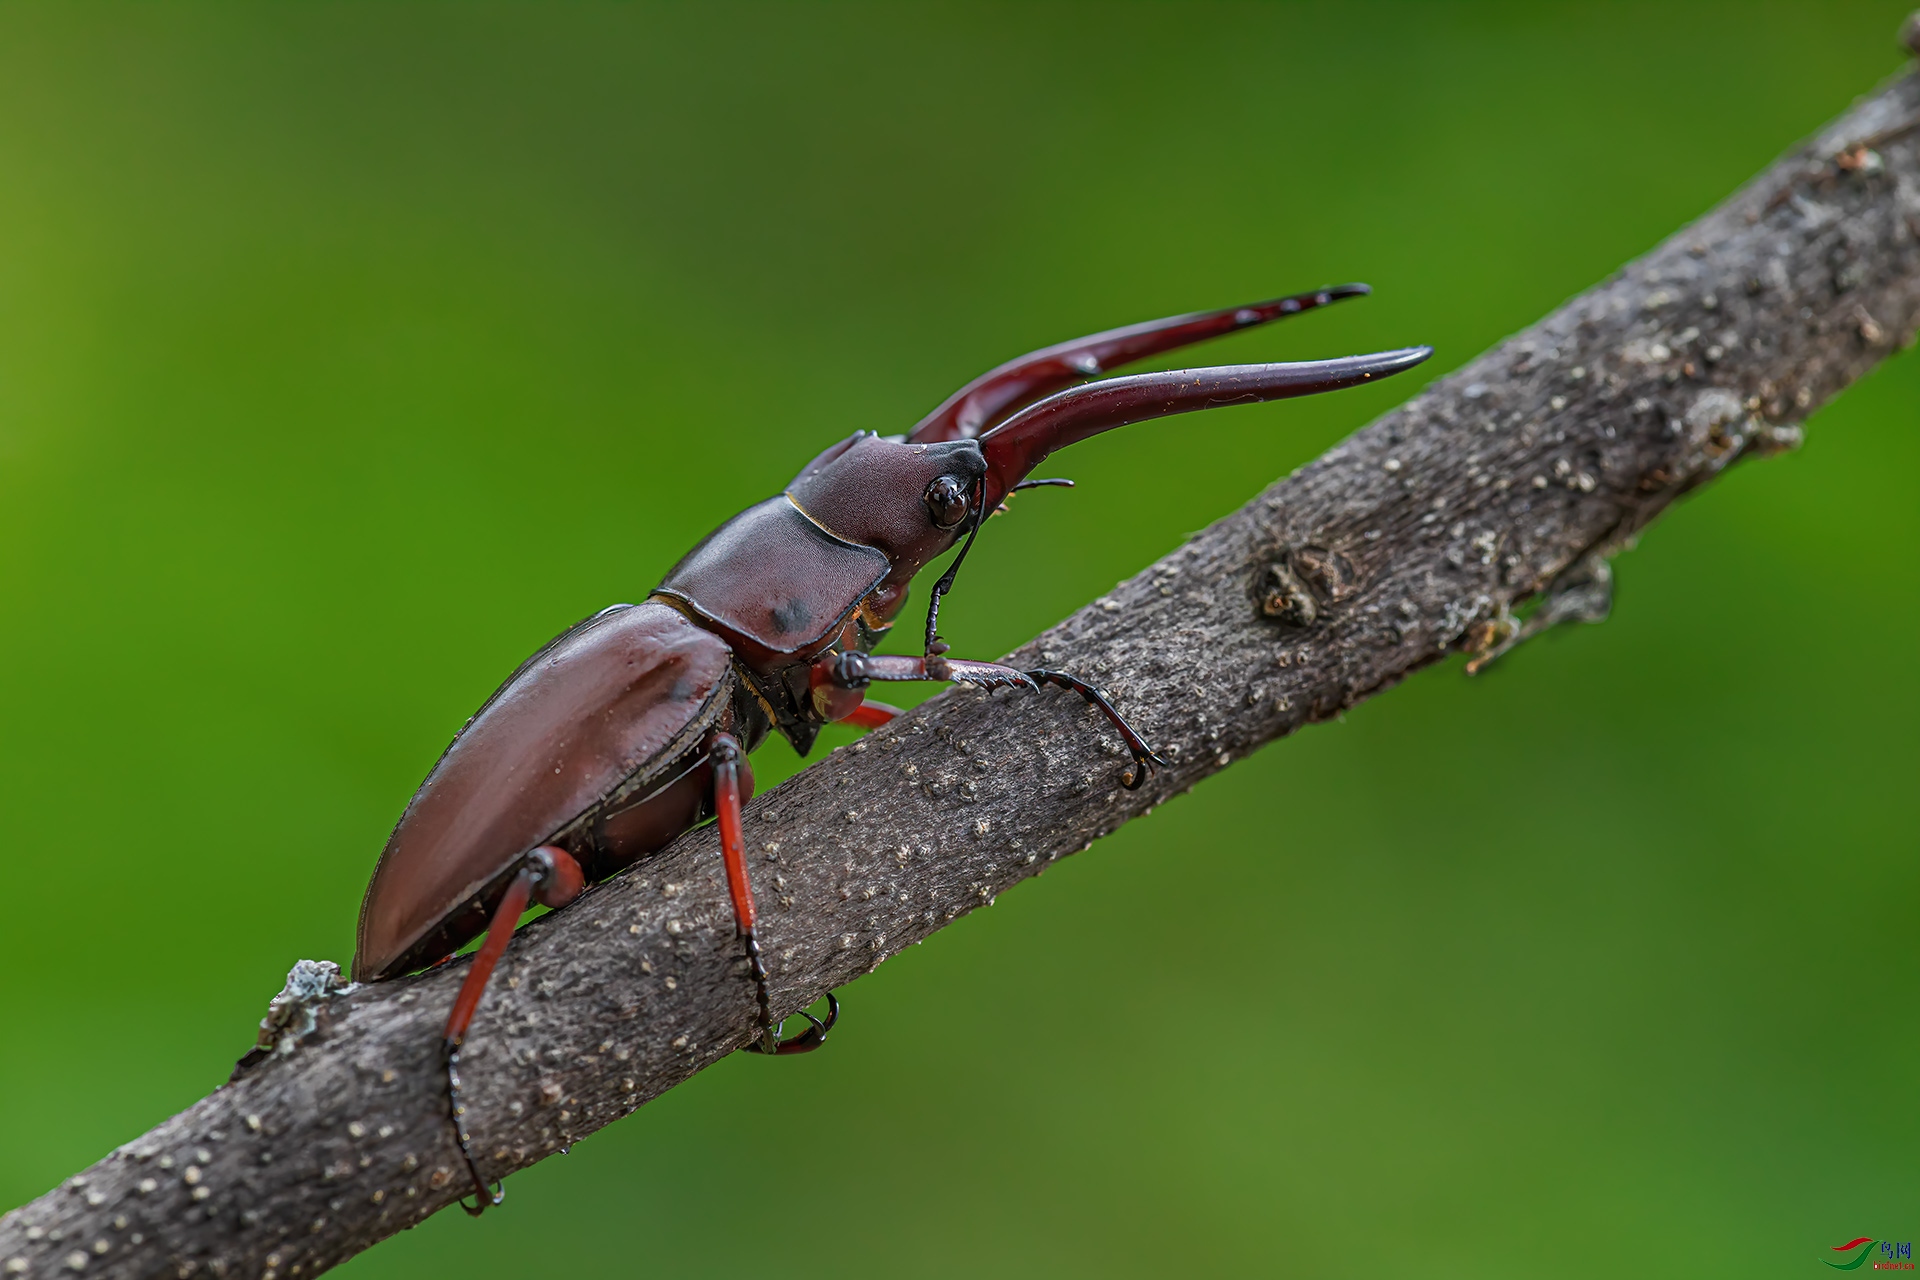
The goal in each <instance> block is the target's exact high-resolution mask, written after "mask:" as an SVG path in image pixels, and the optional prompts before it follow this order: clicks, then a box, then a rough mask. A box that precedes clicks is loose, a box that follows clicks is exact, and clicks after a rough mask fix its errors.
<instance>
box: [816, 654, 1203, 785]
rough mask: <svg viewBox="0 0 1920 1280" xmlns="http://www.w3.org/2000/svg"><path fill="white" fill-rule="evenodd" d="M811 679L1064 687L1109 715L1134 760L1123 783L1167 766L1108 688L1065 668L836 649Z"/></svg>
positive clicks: (837, 683) (842, 684)
mask: <svg viewBox="0 0 1920 1280" xmlns="http://www.w3.org/2000/svg"><path fill="white" fill-rule="evenodd" d="M810 678H811V680H812V681H813V683H814V684H816V685H820V684H830V685H833V686H834V687H836V688H841V689H864V688H866V687H867V686H868V685H869V684H871V683H873V682H874V681H876V680H882V681H898V680H945V681H950V682H952V683H954V684H970V685H976V686H978V687H980V688H982V689H1003V688H1016V689H1034V690H1037V689H1039V688H1040V686H1041V685H1046V684H1053V685H1059V686H1060V687H1061V688H1063V689H1071V690H1073V691H1074V692H1075V693H1077V694H1079V695H1080V696H1081V697H1082V698H1085V699H1086V700H1087V702H1088V703H1089V704H1090V705H1091V706H1093V707H1094V708H1095V709H1097V710H1098V711H1099V712H1100V714H1101V715H1103V716H1105V717H1106V718H1107V723H1108V724H1110V725H1112V726H1113V728H1114V732H1116V733H1118V734H1119V735H1120V737H1121V738H1122V740H1124V741H1125V742H1126V744H1127V751H1128V752H1129V753H1130V754H1131V755H1132V756H1133V764H1132V766H1131V767H1130V768H1128V770H1127V772H1126V773H1125V774H1124V775H1123V776H1122V777H1121V779H1120V785H1121V786H1123V787H1125V788H1126V789H1127V790H1129V791H1132V790H1133V789H1135V788H1136V787H1138V786H1139V785H1140V784H1141V783H1143V782H1145V781H1146V780H1147V771H1148V770H1149V769H1150V768H1152V767H1153V766H1155V765H1158V766H1160V767H1161V768H1165V767H1166V766H1167V761H1166V759H1165V758H1164V757H1163V756H1161V754H1160V753H1159V752H1157V751H1155V750H1154V749H1153V748H1152V747H1150V746H1148V745H1147V740H1146V739H1145V738H1143V737H1141V736H1140V735H1139V733H1138V732H1136V731H1135V729H1134V727H1133V726H1132V725H1130V724H1128V723H1127V721H1126V717H1124V716H1122V715H1121V714H1120V711H1119V709H1118V708H1116V707H1115V706H1114V705H1113V699H1112V698H1110V697H1108V696H1107V693H1106V691H1105V690H1103V689H1100V688H1098V687H1097V686H1095V685H1093V684H1090V683H1088V682H1087V681H1085V680H1082V679H1081V678H1080V677H1079V676H1076V675H1071V674H1069V673H1067V672H1065V671H1052V670H1049V669H1047V668H1044V667H1040V668H1036V669H1034V670H1032V671H1022V670H1020V668H1018V667H1009V666H1007V665H1005V664H1004V663H999V662H973V661H970V660H968V659H966V658H944V657H941V656H939V655H938V654H935V655H933V656H931V657H925V658H907V657H900V656H897V655H893V654H885V655H875V654H871V653H859V652H852V653H832V654H824V655H822V656H821V657H819V658H817V659H815V660H814V664H813V671H812V672H811V673H810Z"/></svg>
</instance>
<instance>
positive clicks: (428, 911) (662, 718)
mask: <svg viewBox="0 0 1920 1280" xmlns="http://www.w3.org/2000/svg"><path fill="white" fill-rule="evenodd" d="M730 657H731V655H730V654H729V652H728V649H727V646H726V645H725V644H724V643H723V642H722V641H721V640H720V639H719V638H718V637H717V636H714V635H713V634H711V633H710V632H707V631H704V630H702V629H701V628H700V627H698V626H696V625H694V624H693V623H692V622H690V621H689V620H688V619H687V618H686V617H684V616H683V615H681V614H680V613H679V612H678V611H677V610H675V609H673V608H671V607H669V606H667V605H665V604H659V603H651V602H650V603H647V604H641V605H638V606H634V607H629V608H623V609H619V610H609V611H607V612H605V613H602V614H598V615H595V617H593V618H591V619H589V620H588V621H587V622H585V623H583V624H581V625H580V626H577V627H575V628H573V629H572V630H570V631H568V632H566V633H564V634H563V635H561V637H560V638H559V639H558V640H556V641H554V642H553V643H552V644H550V645H548V646H547V647H546V648H545V649H543V650H541V651H540V652H539V653H538V654H536V655H535V656H534V658H533V659H532V660H530V661H529V662H528V663H527V664H526V665H524V666H523V667H522V668H521V669H520V670H519V671H518V672H516V673H515V674H514V675H513V676H512V677H511V678H510V679H509V680H508V681H507V683H506V684H505V685H503V686H501V688H500V690H499V691H498V692H497V693H495V694H494V696H493V697H492V698H491V699H489V700H488V702H487V703H486V704H485V705H484V706H483V707H482V708H481V710H480V712H479V714H478V715H476V716H475V717H474V718H473V720H472V721H470V722H469V723H468V724H467V726H466V727H465V728H464V729H462V730H461V731H460V734H459V736H458V737H456V738H455V739H454V741H453V745H452V746H450V747H448V748H447V752H446V754H445V755H443V756H442V757H441V758H440V762H439V763H438V764H437V765H435V766H434V768H433V771H432V772H431V773H429V774H428V775H427V779H426V781H425V782H423V783H422V784H421V785H420V790H419V791H418V792H416V793H415V795H414V797H413V800H412V802H411V803H409V804H408V806H407V810H406V813H405V814H403V815H402V816H401V818H400V822H399V825H397V826H396V827H395V828H394V831H393V835H392V837H391V838H389V839H388V841H387V847H386V849H385V850H384V851H383V852H382V853H381V855H380V864H379V866H378V867H377V868H375V870H374V873H373V882H372V883H371V884H370V885H368V886H367V896H366V900H365V901H364V903H363V904H362V905H361V909H360V931H359V945H358V946H357V948H356V949H355V955H354V961H353V976H354V978H355V979H356V980H367V979H373V978H386V977H392V976H395V975H396V974H399V973H405V972H407V971H408V970H410V969H414V968H418V967H419V966H421V965H423V964H428V963H431V962H432V961H434V960H437V959H439V958H440V957H441V956H443V955H446V954H448V953H450V952H451V951H452V950H454V949H455V948H457V947H459V946H460V945H461V944H462V943H464V942H465V941H466V940H467V938H469V937H472V936H473V934H474V933H477V932H478V929H479V927H483V926H484V923H485V916H484V911H480V912H476V911H475V905H476V903H478V904H479V905H480V906H481V907H485V906H486V905H487V904H486V903H485V901H484V900H485V898H486V897H487V895H488V891H489V890H490V888H491V887H492V886H493V884H494V882H495V881H497V880H499V879H500V878H501V876H502V875H503V873H504V872H505V871H507V870H508V869H509V868H510V867H511V865H512V863H513V860H514V859H516V858H517V857H519V856H520V855H521V854H522V853H525V852H526V851H527V850H529V849H531V848H534V847H535V846H537V845H540V844H542V843H545V842H547V841H548V840H549V839H550V838H552V837H553V836H555V835H556V834H557V833H559V832H561V831H562V830H564V829H565V828H567V827H569V826H570V825H572V824H574V823H575V822H576V820H577V819H579V818H580V817H581V816H582V815H583V814H587V813H589V812H591V811H593V810H594V809H596V807H598V806H601V805H602V804H603V802H605V801H607V800H608V799H609V798H615V799H616V804H618V803H620V802H621V801H622V800H625V801H638V800H641V799H643V798H645V797H646V796H647V795H648V794H649V793H650V790H653V789H658V788H661V787H669V784H671V783H673V781H674V779H675V778H676V777H677V776H678V775H679V774H681V773H684V772H685V771H686V770H687V769H688V768H689V767H690V766H692V765H693V764H694V763H695V761H693V760H691V759H689V758H688V757H690V756H692V755H693V754H694V753H695V752H697V750H698V749H699V747H700V744H701V740H702V738H703V736H704V734H705V733H706V732H707V730H708V729H709V728H710V727H711V726H712V725H713V724H714V722H715V721H716V720H718V719H719V718H720V716H721V714H722V713H723V712H724V711H725V710H726V708H727V705H728V700H729V697H730V695H731V694H732V692H733V687H734V680H733V675H732V670H731V665H730ZM686 785H687V784H683V786H682V787H681V788H678V789H679V790H684V789H686ZM669 789H673V788H670V787H669ZM667 798H668V797H664V796H663V797H662V799H663V801H664V800H666V799H667ZM696 807H697V806H696ZM672 834H677V831H676V832H669V833H668V834H667V836H666V838H668V839H670V838H671V836H672ZM660 843H662V844H664V843H665V840H664V839H663V840H661V841H660ZM622 852H623V853H624V854H626V855H631V856H637V853H638V851H637V850H636V849H633V848H624V849H623V850H622ZM631 856H627V857H626V858H625V859H624V860H626V861H631ZM469 915H477V918H478V919H479V921H480V924H479V926H475V927H474V928H472V930H471V931H468V930H467V929H466V928H465V926H464V924H463V923H462V922H463V921H464V920H465V918H466V917H467V916H469Z"/></svg>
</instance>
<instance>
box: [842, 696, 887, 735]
mask: <svg viewBox="0 0 1920 1280" xmlns="http://www.w3.org/2000/svg"><path fill="white" fill-rule="evenodd" d="M899 714H900V708H898V707H890V706H888V705H887V704H886V703H884V702H874V701H872V700H871V699H869V700H868V701H866V702H862V703H861V704H860V705H859V706H857V707H855V708H854V709H853V710H852V712H850V713H849V714H847V715H844V716H842V717H840V723H841V724H845V725H852V726H853V727H854V728H856V729H878V728H879V727H880V726H881V725H883V724H885V723H887V721H889V720H891V719H893V718H894V717H895V716H897V715H899Z"/></svg>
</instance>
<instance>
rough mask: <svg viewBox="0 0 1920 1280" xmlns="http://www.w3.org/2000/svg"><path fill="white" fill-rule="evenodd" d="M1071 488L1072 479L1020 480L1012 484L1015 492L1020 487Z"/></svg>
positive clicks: (1018, 490)
mask: <svg viewBox="0 0 1920 1280" xmlns="http://www.w3.org/2000/svg"><path fill="white" fill-rule="evenodd" d="M1071 488H1073V481H1071V480H1022V481H1021V482H1020V483H1019V484H1017V485H1015V486H1013V491H1014V492H1015V493H1018V492H1020V491H1021V490H1022V489H1071Z"/></svg>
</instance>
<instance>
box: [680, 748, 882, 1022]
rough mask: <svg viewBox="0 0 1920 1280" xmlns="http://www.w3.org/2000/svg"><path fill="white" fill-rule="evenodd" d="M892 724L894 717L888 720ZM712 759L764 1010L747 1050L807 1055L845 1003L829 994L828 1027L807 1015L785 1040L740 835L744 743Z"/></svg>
mask: <svg viewBox="0 0 1920 1280" xmlns="http://www.w3.org/2000/svg"><path fill="white" fill-rule="evenodd" d="M888 718H889V719H891V718H892V717H888ZM707 758H708V759H709V760H711V761H713V808H714V813H715V814H716V815H717V816H718V818H719V820H720V857H721V860H722V861H723V862H725V864H726V868H727V893H728V894H729V895H730V896H731V897H732V898H733V918H734V922H735V923H736V924H737V925H738V926H739V928H740V942H741V945H742V946H744V947H745V948H746V951H747V967H748V970H749V971H750V972H751V973H752V974H753V994H754V998H755V1000H756V1001H757V1002H758V1004H759V1006H760V1036H759V1038H758V1039H757V1040H755V1041H753V1043H751V1044H749V1045H748V1046H747V1048H748V1049H750V1050H752V1051H753V1052H755V1053H807V1052H809V1051H810V1050H813V1049H817V1048H819V1047H820V1045H821V1042H822V1041H824V1040H825V1039H826V1038H827V1032H829V1031H831V1030H833V1024H834V1023H835V1022H836V1021H838V1020H839V1017H840V1002H839V1001H838V1000H836V999H834V998H833V995H832V993H828V995H827V1019H826V1021H825V1022H822V1021H821V1020H820V1019H818V1018H816V1017H814V1016H813V1015H812V1014H810V1013H807V1012H805V1011H804V1010H803V1011H802V1012H801V1016H802V1017H804V1018H805V1019H806V1020H807V1021H808V1022H809V1023H811V1024H812V1025H811V1026H809V1027H808V1028H807V1030H805V1031H803V1032H801V1033H800V1034H799V1035H797V1036H795V1037H794V1038H793V1039H791V1040H782V1039H781V1038H780V1023H779V1022H777V1021H775V1020H774V1016H773V993H772V992H771V991H770V990H769V989H768V986H767V965H766V961H764V960H763V959H761V957H760V939H759V937H758V936H757V935H756V934H755V932H754V914H755V913H754V906H753V884H752V882H751V881H750V880H748V878H747V854H746V841H745V839H744V837H743V836H742V834H741V830H740V806H741V804H742V798H741V786H740V764H741V753H740V742H739V739H737V738H735V737H734V736H733V735H732V734H730V733H724V732H722V733H715V734H714V735H713V736H712V737H711V738H709V739H707Z"/></svg>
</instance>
